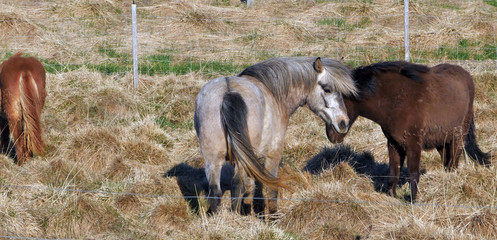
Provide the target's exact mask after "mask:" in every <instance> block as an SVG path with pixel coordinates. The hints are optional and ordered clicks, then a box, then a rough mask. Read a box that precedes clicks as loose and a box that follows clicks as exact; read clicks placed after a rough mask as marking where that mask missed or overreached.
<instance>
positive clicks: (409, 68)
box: [352, 61, 430, 96]
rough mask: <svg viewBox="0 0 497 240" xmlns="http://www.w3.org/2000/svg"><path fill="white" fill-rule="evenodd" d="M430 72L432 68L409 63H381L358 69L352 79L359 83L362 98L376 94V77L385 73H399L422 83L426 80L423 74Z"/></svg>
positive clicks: (354, 71) (353, 72)
mask: <svg viewBox="0 0 497 240" xmlns="http://www.w3.org/2000/svg"><path fill="white" fill-rule="evenodd" d="M429 71H430V68H429V67H427V66H425V65H421V64H414V63H408V62H405V61H396V62H381V63H375V64H371V65H368V66H361V67H357V68H356V69H354V70H352V77H353V78H354V81H355V82H356V83H357V84H356V85H357V88H358V89H359V95H360V96H367V95H372V94H374V93H375V92H376V80H375V76H377V75H378V74H381V73H385V72H392V73H398V74H400V75H402V76H404V77H407V78H409V79H411V80H413V81H415V82H422V81H423V80H424V78H423V76H422V74H423V73H427V72H429Z"/></svg>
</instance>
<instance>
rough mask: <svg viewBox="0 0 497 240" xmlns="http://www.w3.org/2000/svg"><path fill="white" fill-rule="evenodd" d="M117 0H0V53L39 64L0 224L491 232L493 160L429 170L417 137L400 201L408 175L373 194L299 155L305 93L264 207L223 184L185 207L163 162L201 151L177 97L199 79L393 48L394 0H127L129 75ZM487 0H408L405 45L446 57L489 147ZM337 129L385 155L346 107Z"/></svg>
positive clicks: (285, 233) (355, 176)
mask: <svg viewBox="0 0 497 240" xmlns="http://www.w3.org/2000/svg"><path fill="white" fill-rule="evenodd" d="M130 2H131V1H119V0H71V1H65V0H50V1H48V0H46V1H45V0H43V1H37V0H24V1H3V0H2V1H0V32H1V34H0V49H1V51H0V57H1V56H3V59H6V58H7V57H8V56H10V55H11V54H13V53H15V52H16V51H23V52H25V53H26V54H29V55H33V56H36V57H38V58H39V59H40V60H41V61H42V62H43V64H44V65H45V67H46V69H47V71H48V73H47V92H48V98H47V103H46V105H45V108H44V111H43V130H44V139H45V142H46V147H47V148H46V153H45V155H43V156H35V157H34V158H33V159H32V160H31V161H29V162H27V163H25V164H24V165H23V166H22V167H19V166H17V165H15V164H14V163H13V160H12V159H11V158H9V157H8V156H6V155H0V238H17V239H33V238H34V239H39V238H44V239H55V238H62V239H497V228H496V226H497V168H496V166H495V165H492V166H490V167H488V168H486V167H483V166H480V165H477V164H475V163H474V162H473V161H471V160H469V159H466V158H465V157H463V159H461V164H460V166H459V168H458V169H457V170H456V171H454V172H445V171H444V169H443V166H442V163H441V162H440V158H439V155H438V153H437V152H436V151H430V152H424V153H423V154H422V160H421V161H422V163H421V168H422V169H424V172H423V174H422V176H421V178H420V184H419V193H418V201H417V203H416V204H410V203H409V202H407V201H406V200H405V197H406V196H408V195H409V190H408V184H403V185H401V186H399V188H398V191H397V192H398V193H400V194H399V196H398V197H397V198H393V197H389V196H388V195H386V194H385V193H383V192H381V191H377V190H375V181H374V179H377V178H373V176H368V175H365V174H360V173H358V172H357V171H356V170H355V168H354V166H352V165H350V164H348V163H346V162H344V163H340V164H338V165H336V166H334V167H333V168H328V169H324V170H323V171H322V172H321V173H319V174H315V175H313V174H311V173H309V172H306V171H303V170H302V169H303V168H304V166H305V165H306V163H307V162H308V161H309V159H311V158H312V157H313V156H315V155H316V154H318V153H319V152H320V151H321V150H322V149H323V148H324V147H333V145H332V144H331V143H329V142H328V140H327V138H326V134H325V128H324V123H323V122H322V121H321V120H320V119H319V118H318V117H316V116H314V115H313V114H312V113H311V112H310V111H309V110H308V109H306V108H302V109H299V110H298V111H297V112H296V113H295V115H294V116H293V117H292V118H291V120H290V121H291V123H290V127H289V129H288V133H287V136H286V143H285V149H284V156H283V159H282V163H281V172H282V173H283V174H290V175H293V176H294V178H293V180H291V181H292V182H291V183H290V184H291V185H292V186H294V191H292V192H290V191H287V190H282V191H280V198H281V200H279V201H278V207H279V216H278V219H277V220H276V221H274V222H269V223H266V222H263V221H261V220H259V219H258V218H257V217H255V216H253V215H252V216H240V215H238V214H236V213H232V212H231V211H230V210H229V209H230V206H229V199H223V201H222V205H221V209H220V211H219V213H217V214H215V215H214V216H206V215H205V214H204V212H205V209H206V207H207V205H206V201H204V200H203V201H201V207H202V210H203V211H202V213H201V214H199V215H196V214H194V213H192V212H190V209H189V207H188V204H187V203H186V201H185V200H184V199H183V198H182V197H181V191H180V189H179V187H178V184H177V182H176V179H175V178H164V177H163V174H164V173H165V172H166V171H168V170H169V169H170V168H172V167H173V166H175V165H177V164H179V163H182V162H186V163H188V164H189V165H191V166H194V167H202V166H203V164H202V159H201V157H200V152H199V149H198V141H197V137H196V134H195V131H194V129H193V111H194V100H195V97H196V94H197V92H198V91H199V90H200V88H201V87H202V86H203V85H204V84H205V83H207V82H208V81H209V80H210V79H213V78H215V77H217V76H222V75H235V74H236V73H237V72H239V71H241V70H242V69H243V67H245V66H248V65H251V64H253V63H255V62H257V61H261V60H264V59H267V58H270V57H274V56H296V55H299V56H302V55H314V56H326V57H331V58H341V57H343V58H344V61H345V62H346V63H347V64H349V65H351V66H357V65H360V64H370V63H373V62H377V61H384V60H400V59H403V54H404V53H403V48H402V46H403V25H402V22H403V16H402V11H403V3H402V1H398V0H357V1H322V0H300V1H299V0H268V1H262V0H260V1H258V0H257V1H256V4H255V5H254V6H251V7H246V6H245V5H243V4H240V3H239V1H236V0H231V1H230V0H194V1H186V0H184V1H183V0H180V1H159V0H150V1H137V2H138V14H139V16H140V18H139V37H140V39H141V40H140V59H141V60H140V64H141V65H140V73H141V74H140V81H141V82H140V86H139V88H138V89H134V88H133V84H132V72H131V71H130V56H131V37H130V29H131V25H130V22H131V21H130V15H131V14H130V9H131V7H130ZM496 5H497V3H496V2H495V1H490V0H485V1H483V0H480V1H454V0H442V1H434V0H427V1H411V12H412V17H411V19H412V20H411V29H412V33H411V47H412V52H411V57H412V60H413V61H415V62H421V63H425V64H428V65H434V64H436V63H440V62H451V63H455V64H459V65H461V66H463V67H465V68H466V69H467V70H468V71H469V72H470V73H471V74H472V75H473V76H474V80H475V85H476V99H475V109H474V111H475V123H476V135H477V138H478V142H479V144H480V147H481V148H482V149H483V150H484V151H491V152H492V154H493V153H495V152H497V131H496V127H497V94H496V88H497V62H496V60H497V42H496V32H497V31H496V27H497V21H496V19H497V7H496ZM123 16H124V17H123ZM268 19H269V20H268ZM344 144H346V145H348V146H350V148H351V149H352V150H354V151H356V152H365V151H368V152H370V153H371V154H372V155H373V156H374V158H375V162H376V164H377V165H376V167H378V168H382V167H383V169H386V165H385V164H386V163H388V155H387V149H386V139H385V137H384V136H383V134H382V132H381V129H380V128H379V127H378V126H377V125H376V124H374V123H372V122H370V121H368V120H366V119H359V120H358V121H357V122H356V123H355V124H354V126H353V128H352V129H351V131H350V133H349V135H348V137H347V138H346V139H345V142H344ZM491 161H492V162H495V161H496V159H495V157H492V159H491ZM380 179H381V178H380ZM224 196H225V197H228V196H229V193H226V194H225V195H224Z"/></svg>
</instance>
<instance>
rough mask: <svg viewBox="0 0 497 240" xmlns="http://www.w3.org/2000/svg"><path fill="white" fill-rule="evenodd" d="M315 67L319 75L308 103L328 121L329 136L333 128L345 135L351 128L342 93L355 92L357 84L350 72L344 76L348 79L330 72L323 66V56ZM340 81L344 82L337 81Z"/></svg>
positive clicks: (315, 63) (316, 62) (317, 113)
mask: <svg viewBox="0 0 497 240" xmlns="http://www.w3.org/2000/svg"><path fill="white" fill-rule="evenodd" d="M314 69H315V70H316V71H317V73H318V77H317V82H316V84H315V86H314V87H313V89H312V91H311V93H310V94H309V95H308V97H307V104H308V106H309V108H310V109H311V111H313V112H314V113H315V114H316V115H318V116H319V117H320V118H321V119H323V120H324V121H325V122H326V129H327V132H328V137H329V136H330V135H329V132H330V131H332V130H334V131H336V133H340V134H344V135H345V133H346V132H347V130H348V128H349V117H348V116H347V109H346V108H345V104H344V102H343V96H342V94H343V93H348V94H355V91H356V89H355V86H354V84H353V82H352V80H351V79H350V76H349V75H348V74H345V75H347V76H344V78H347V79H345V80H344V79H337V78H338V77H341V76H342V75H340V74H331V73H330V72H328V70H327V69H326V68H325V66H323V63H322V62H321V58H317V59H316V61H315V62H314ZM340 81H343V82H342V83H337V82H340ZM344 82H345V83H344ZM345 85H350V86H345ZM345 89H347V90H345ZM342 140H343V138H342ZM330 141H332V139H330Z"/></svg>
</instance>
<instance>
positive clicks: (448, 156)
mask: <svg viewBox="0 0 497 240" xmlns="http://www.w3.org/2000/svg"><path fill="white" fill-rule="evenodd" d="M463 143H464V142H463V140H462V139H461V138H454V139H453V140H452V142H450V143H446V144H445V147H444V153H445V154H444V155H445V159H444V158H443V157H442V160H443V163H444V168H445V170H446V171H453V170H454V169H456V168H457V167H458V166H459V158H460V157H461V154H462V150H463ZM439 152H440V151H439ZM441 155H442V154H441Z"/></svg>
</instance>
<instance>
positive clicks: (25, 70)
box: [0, 53, 46, 165]
mask: <svg viewBox="0 0 497 240" xmlns="http://www.w3.org/2000/svg"><path fill="white" fill-rule="evenodd" d="M21 55H22V54H21V53H18V54H15V55H14V56H12V57H11V58H9V59H8V60H6V61H5V62H4V63H2V65H1V72H0V78H1V79H0V82H1V91H2V95H1V96H2V114H3V115H4V116H5V117H6V119H7V120H8V125H9V130H10V132H11V133H12V136H13V137H14V139H13V141H14V143H15V146H16V154H17V161H18V164H19V165H21V164H22V163H23V162H24V160H25V158H27V157H29V156H30V155H31V154H32V153H35V154H42V153H43V149H44V144H43V138H42V129H41V110H42V108H43V105H44V103H45V97H46V92H45V69H44V68H43V65H42V64H41V63H40V62H39V61H38V60H37V59H36V58H33V57H26V58H25V57H22V56H21ZM2 144H6V143H4V142H2Z"/></svg>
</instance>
